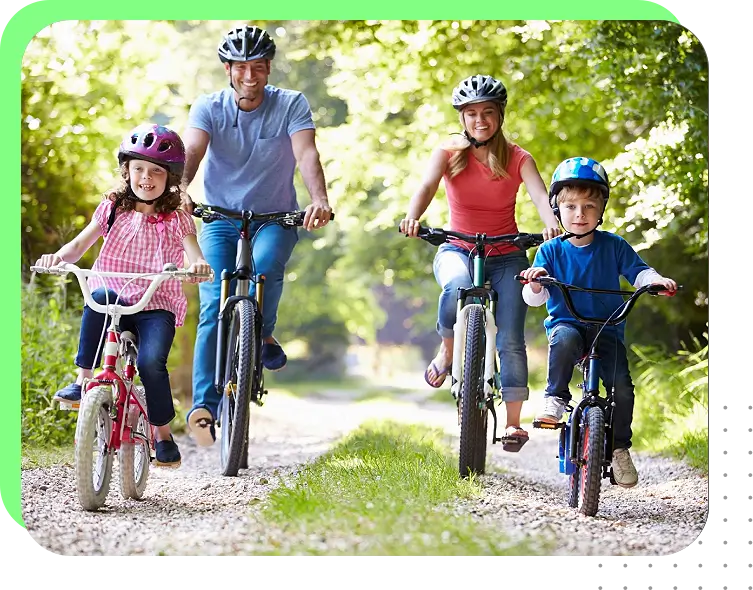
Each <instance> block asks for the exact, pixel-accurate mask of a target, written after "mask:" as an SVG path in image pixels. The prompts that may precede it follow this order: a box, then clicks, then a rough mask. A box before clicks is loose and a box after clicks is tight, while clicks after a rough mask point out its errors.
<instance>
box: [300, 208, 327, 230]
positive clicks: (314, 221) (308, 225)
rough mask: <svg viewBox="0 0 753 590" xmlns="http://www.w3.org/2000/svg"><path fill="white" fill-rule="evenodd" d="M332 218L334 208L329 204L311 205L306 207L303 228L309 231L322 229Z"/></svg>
mask: <svg viewBox="0 0 753 590" xmlns="http://www.w3.org/2000/svg"><path fill="white" fill-rule="evenodd" d="M331 218H332V207H330V206H329V204H328V203H321V204H315V203H311V204H310V205H307V206H306V209H305V214H304V216H303V227H304V228H305V229H307V230H308V231H311V230H313V229H320V228H322V227H324V226H325V225H327V224H328V223H329V220H330V219H331Z"/></svg>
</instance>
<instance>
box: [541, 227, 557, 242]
mask: <svg viewBox="0 0 753 590" xmlns="http://www.w3.org/2000/svg"><path fill="white" fill-rule="evenodd" d="M541 235H542V236H543V237H544V241H545V242H546V241H547V240H551V239H552V238H556V237H557V236H561V235H562V229H560V228H559V227H545V228H544V229H543V230H542V231H541Z"/></svg>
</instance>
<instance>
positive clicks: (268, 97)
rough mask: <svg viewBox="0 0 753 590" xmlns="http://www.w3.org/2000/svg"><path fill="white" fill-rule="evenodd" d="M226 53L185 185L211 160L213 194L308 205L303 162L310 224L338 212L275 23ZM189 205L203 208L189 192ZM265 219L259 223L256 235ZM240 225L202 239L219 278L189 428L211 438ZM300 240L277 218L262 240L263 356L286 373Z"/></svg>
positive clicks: (206, 442)
mask: <svg viewBox="0 0 753 590" xmlns="http://www.w3.org/2000/svg"><path fill="white" fill-rule="evenodd" d="M217 52H218V54H219V57H220V61H221V62H222V63H223V64H224V66H225V72H226V73H227V76H228V79H229V81H230V88H225V89H224V90H221V91H219V92H215V93H213V94H209V95H202V96H200V97H199V98H198V99H197V100H196V102H195V103H194V104H193V105H192V106H191V111H190V113H189V116H188V125H187V127H188V129H187V130H186V131H185V133H184V135H183V140H184V143H185V145H186V166H185V172H184V174H183V187H186V186H188V184H189V183H190V182H191V181H192V180H193V178H194V176H195V175H196V171H197V169H198V167H199V163H200V162H201V160H202V159H203V158H204V156H205V155H206V156H207V160H206V165H205V168H204V192H205V198H206V202H207V203H208V204H210V205H216V206H219V207H224V208H226V209H231V210H234V211H240V210H241V209H245V210H252V211H254V212H255V213H268V212H272V211H292V210H296V209H298V203H297V200H296V193H295V188H294V186H293V176H294V174H295V167H296V164H297V165H298V167H299V169H300V171H301V176H302V177H303V181H304V183H305V185H306V188H307V189H308V192H309V194H310V195H311V201H312V202H311V204H310V205H308V206H307V207H306V214H305V217H304V221H303V227H305V228H306V229H307V230H312V229H318V228H321V227H323V226H325V225H326V224H327V222H328V221H329V220H330V216H331V209H330V206H329V202H328V200H327V189H326V187H325V182H324V172H323V170H322V166H321V163H320V161H319V152H318V151H317V149H316V143H315V138H314V123H313V121H312V118H311V109H310V107H309V104H308V102H307V100H306V98H305V97H304V96H303V94H302V93H300V92H296V91H293V90H285V89H282V88H276V87H275V86H272V85H268V84H267V80H268V78H269V74H270V71H271V61H272V59H273V58H274V56H275V43H274V41H273V40H272V38H271V37H270V36H269V35H268V34H267V33H266V31H264V30H262V29H260V28H258V27H255V26H248V25H244V26H242V27H238V28H235V29H233V30H231V31H230V32H228V33H227V35H225V37H224V38H223V39H222V42H221V43H220V45H219V47H218V49H217ZM184 208H186V209H188V210H193V203H192V202H191V200H190V198H189V197H187V196H186V197H185V202H184ZM258 227H260V224H258V223H256V224H252V226H251V233H252V235H253V233H254V232H255V231H256V229H258ZM237 240H238V232H237V231H236V230H235V229H234V228H233V227H231V226H230V225H229V224H228V223H224V222H223V223H212V224H206V225H204V226H203V228H202V232H201V235H200V237H199V243H200V244H201V248H202V251H203V252H204V255H205V257H206V259H207V261H208V262H209V264H210V265H211V267H212V268H213V269H214V271H215V280H214V282H213V283H202V284H201V285H200V287H199V298H200V301H201V309H200V315H199V326H198V331H197V334H196V347H195V353H194V367H193V407H192V408H191V411H190V412H189V414H188V427H189V430H190V431H191V433H192V435H193V436H194V438H195V439H196V441H197V442H198V443H199V444H200V445H201V446H210V445H211V444H212V443H213V442H214V440H215V433H214V420H215V418H216V417H217V409H218V405H219V401H220V396H219V394H218V393H217V391H216V389H215V386H214V364H215V351H216V348H217V315H218V313H219V306H220V273H221V272H222V270H223V269H225V268H227V269H232V268H234V267H235V254H236V245H237ZM297 241H298V235H297V231H296V230H295V229H293V230H291V229H283V228H282V227H280V226H278V225H270V226H268V227H266V228H265V229H264V230H263V231H261V232H260V233H259V235H258V236H257V238H256V240H255V241H254V250H253V256H254V262H255V266H256V272H257V273H258V274H262V275H264V276H265V277H266V282H265V286H264V322H263V326H262V339H263V344H262V350H261V358H262V363H263V364H264V367H265V368H266V369H269V370H271V371H278V370H280V369H282V368H283V367H284V366H285V363H286V362H287V356H286V355H285V352H284V351H283V349H282V347H281V346H280V344H279V343H278V342H277V340H275V338H274V336H273V335H272V334H273V332H274V328H275V323H276V321H277V306H278V304H279V301H280V296H281V295H282V282H283V276H284V272H285V265H286V264H287V262H288V260H289V259H290V255H291V254H292V252H293V247H294V246H295V244H296V242H297Z"/></svg>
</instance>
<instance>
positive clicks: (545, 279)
mask: <svg viewBox="0 0 753 590" xmlns="http://www.w3.org/2000/svg"><path fill="white" fill-rule="evenodd" d="M514 278H515V280H516V281H521V282H523V283H530V282H533V283H539V284H540V285H544V286H549V285H552V286H554V287H557V288H558V289H559V290H560V292H561V293H562V296H563V297H564V298H565V305H566V306H567V309H568V310H569V311H570V313H571V314H573V317H574V318H575V319H576V320H578V321H580V322H583V323H585V324H598V325H600V326H603V325H606V326H616V325H617V324H621V323H622V322H624V321H625V319H626V318H627V316H628V314H629V313H630V311H631V310H632V309H633V306H634V305H635V303H636V301H638V298H639V297H640V296H641V295H643V294H644V293H648V294H649V295H653V296H656V295H659V293H664V292H666V293H671V294H672V295H670V296H674V293H675V292H674V291H669V290H667V288H666V287H665V286H664V285H645V286H643V287H640V288H638V289H636V290H635V291H615V290H612V289H589V288H586V287H578V286H577V285H570V284H568V283H563V282H562V281H559V280H557V279H555V278H554V277H550V276H548V275H546V276H542V277H535V278H533V279H530V280H526V279H524V278H523V277H521V276H520V275H515V277H514ZM677 289H678V290H679V289H682V285H678V286H677ZM571 290H572V291H583V292H586V293H608V294H610V295H629V296H630V298H629V299H628V300H627V301H626V302H625V303H624V307H623V309H622V311H621V312H620V313H619V315H617V317H615V318H612V319H611V320H610V319H608V318H607V319H604V318H587V317H585V316H582V315H580V314H579V313H578V312H577V311H575V305H574V304H573V300H572V297H571V296H570V291H571Z"/></svg>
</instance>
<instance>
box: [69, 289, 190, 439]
mask: <svg viewBox="0 0 753 590" xmlns="http://www.w3.org/2000/svg"><path fill="white" fill-rule="evenodd" d="M105 291H106V290H105V288H104V287H100V288H99V289H95V290H94V292H93V293H92V297H93V298H94V301H96V302H97V303H101V304H104V303H105ZM107 293H109V296H108V297H109V299H108V301H109V302H110V303H114V302H115V299H116V298H117V293H115V291H113V290H111V289H109V290H107ZM104 323H105V315H104V314H101V313H97V312H96V311H93V310H92V309H91V308H90V307H89V306H88V305H85V306H84V315H83V317H82V318H81V333H80V336H79V340H78V354H77V355H76V361H75V362H76V366H77V367H80V368H82V369H93V368H94V367H98V366H99V363H100V360H101V358H102V346H101V344H102V338H101V336H102V325H103V324H104ZM109 325H110V317H109V316H107V326H108V327H109ZM118 325H119V327H120V329H121V330H122V331H129V332H133V333H134V334H135V335H136V337H137V338H138V349H139V355H138V358H137V359H136V368H137V369H138V372H139V376H140V377H141V383H142V384H143V385H144V391H145V393H146V409H147V413H148V414H149V422H151V423H152V424H153V425H154V426H164V425H165V424H169V423H170V421H171V420H172V419H173V418H174V417H175V409H174V408H173V395H172V391H171V389H170V375H169V374H168V372H167V357H168V355H169V354H170V347H171V346H172V344H173V339H174V338H175V314H173V313H172V312H170V311H167V310H166V309H150V310H147V311H140V312H139V313H135V314H133V315H123V316H120V322H119V324H118ZM104 335H105V337H106V336H107V332H105V333H104ZM97 348H99V354H98V355H97ZM95 355H97V356H96V358H95Z"/></svg>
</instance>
